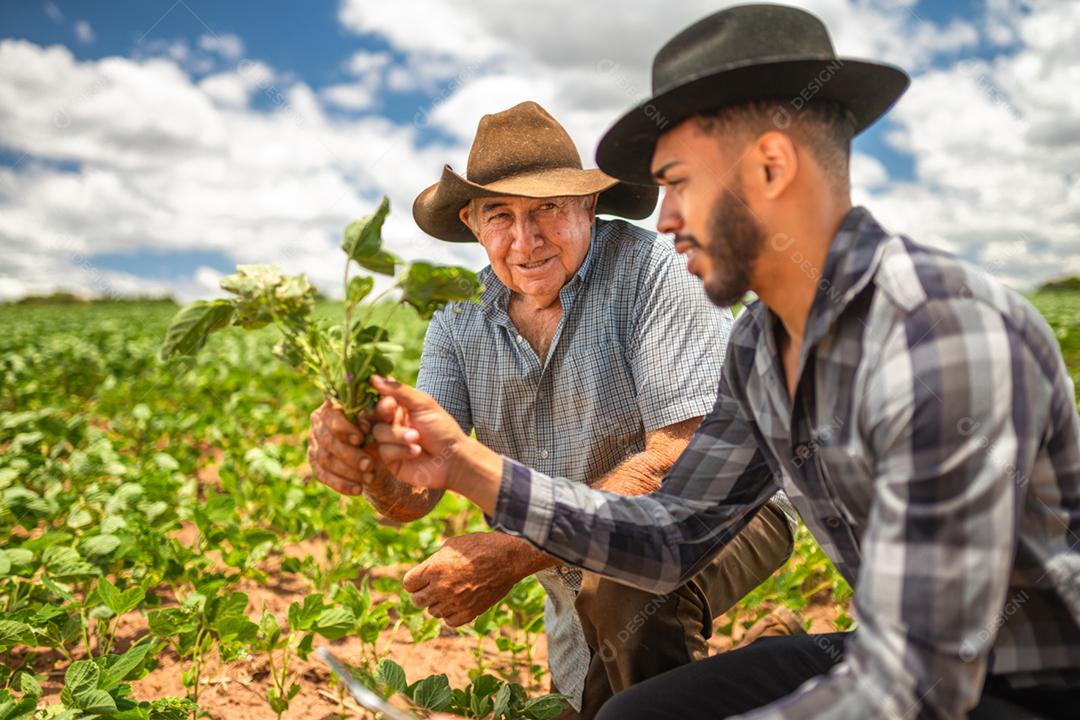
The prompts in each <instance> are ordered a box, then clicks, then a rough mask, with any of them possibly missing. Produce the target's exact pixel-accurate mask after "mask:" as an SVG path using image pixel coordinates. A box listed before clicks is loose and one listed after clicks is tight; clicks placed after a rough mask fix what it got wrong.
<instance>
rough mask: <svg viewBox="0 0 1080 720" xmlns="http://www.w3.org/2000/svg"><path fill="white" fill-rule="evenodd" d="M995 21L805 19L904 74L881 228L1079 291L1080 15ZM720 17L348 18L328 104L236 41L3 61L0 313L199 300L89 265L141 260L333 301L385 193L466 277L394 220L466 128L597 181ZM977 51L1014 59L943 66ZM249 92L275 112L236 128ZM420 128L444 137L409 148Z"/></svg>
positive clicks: (200, 288) (462, 8)
mask: <svg viewBox="0 0 1080 720" xmlns="http://www.w3.org/2000/svg"><path fill="white" fill-rule="evenodd" d="M988 2H989V7H988V10H987V12H986V14H985V17H981V18H976V19H972V20H970V21H960V20H958V21H953V22H951V23H948V24H946V25H937V24H934V23H931V22H928V21H926V20H925V19H923V18H920V17H919V16H918V15H917V12H916V11H917V6H916V5H915V4H914V3H913V2H912V1H911V0H903V1H901V0H807V1H806V2H805V3H801V4H805V5H806V6H808V7H809V8H810V9H812V10H813V11H815V12H816V13H818V14H819V15H820V16H821V17H822V18H823V19H824V20H825V22H826V23H827V24H828V26H829V28H830V31H831V32H832V35H833V38H834V41H835V43H836V46H837V49H838V51H839V52H840V53H841V54H846V55H854V56H862V57H870V58H878V59H884V60H888V61H891V62H895V63H898V64H901V65H903V66H904V67H906V68H908V69H909V70H912V71H913V73H914V74H915V75H916V77H915V82H914V85H913V87H912V89H911V90H910V92H909V94H908V96H907V97H906V98H905V99H904V100H902V101H901V103H900V104H899V105H898V106H897V107H896V108H895V110H894V111H893V112H892V113H891V116H890V117H891V118H892V125H891V128H892V130H891V134H890V141H891V142H892V143H894V144H895V145H896V146H897V147H898V149H900V150H901V151H903V152H907V153H910V154H911V155H912V157H913V160H914V167H915V174H916V178H915V181H914V182H898V181H897V180H896V179H895V178H893V177H890V173H889V172H888V170H887V169H886V168H885V166H884V165H883V164H882V163H881V161H880V160H879V159H876V158H873V157H869V156H867V155H864V154H861V153H857V154H856V156H855V157H854V158H853V166H852V172H853V181H854V194H855V199H856V201H858V202H861V203H865V204H868V205H869V206H870V207H871V209H873V210H874V211H875V212H876V213H877V214H878V215H879V216H881V217H882V219H883V220H884V221H885V222H886V223H887V224H889V225H890V226H891V227H892V228H894V229H896V230H899V231H905V232H908V233H910V234H911V235H912V236H914V237H915V238H916V239H918V240H921V241H923V242H928V243H932V244H936V245H939V246H941V247H944V248H948V249H952V250H955V251H957V252H960V253H962V254H964V255H966V256H968V257H970V258H973V259H976V260H978V261H980V262H982V263H983V264H984V265H986V266H987V267H989V268H991V270H993V271H994V272H995V273H997V274H999V275H1001V276H1002V277H1005V278H1006V279H1008V280H1010V281H1012V282H1014V283H1016V284H1025V283H1030V282H1032V281H1033V280H1035V279H1039V278H1042V277H1045V276H1048V275H1056V274H1060V273H1062V272H1080V235H1078V229H1077V228H1078V227H1080V184H1078V183H1077V181H1076V172H1077V170H1076V168H1078V167H1080V131H1077V126H1076V124H1075V122H1074V121H1073V119H1075V118H1076V117H1080V95H1077V94H1075V93H1069V92H1064V91H1063V88H1073V87H1080V55H1078V51H1077V50H1076V48H1075V43H1073V42H1072V41H1071V40H1070V28H1075V27H1078V26H1080V15H1078V14H1077V13H1078V12H1080V9H1078V5H1068V4H1065V3H1053V2H1046V3H1041V2H1035V3H1033V4H1032V3H1029V2H1027V0H1025V4H1024V6H1023V7H1021V5H1020V4H1019V2H1017V1H1014V0H988ZM715 9H717V6H716V5H715V3H708V2H705V0H693V1H692V2H686V3H680V4H678V5H670V4H668V5H664V6H661V5H660V4H659V3H658V2H657V3H645V2H636V3H630V4H627V5H626V6H624V7H622V8H620V10H619V11H618V12H613V11H612V10H611V8H610V7H609V6H604V5H601V4H585V5H582V4H580V3H574V2H571V1H570V0H551V2H548V3H544V4H542V5H541V4H528V5H525V4H521V5H516V6H513V7H510V6H507V5H505V4H503V3H499V2H496V1H495V0H468V1H466V0H441V1H439V2H434V1H431V2H426V3H419V4H417V3H409V4H405V3H366V2H360V0H346V1H345V2H344V3H343V4H342V6H341V11H340V19H341V21H342V23H343V24H345V25H346V26H347V27H348V28H349V29H351V30H352V31H354V32H357V33H359V34H363V35H377V36H379V37H380V38H381V39H382V40H383V41H384V42H386V43H388V44H389V46H390V48H391V49H390V51H379V52H369V51H360V52H357V53H354V54H353V55H351V56H350V57H348V58H346V59H345V60H344V61H343V64H342V68H343V69H344V70H345V71H346V72H347V73H348V75H349V76H350V79H349V80H348V81H347V82H343V83H339V84H337V85H332V86H330V87H326V88H320V89H313V88H311V87H309V86H308V85H307V84H305V83H304V82H302V81H298V80H297V79H295V78H292V77H290V76H288V75H287V74H284V73H281V72H278V71H277V70H275V69H274V68H273V67H272V66H270V65H269V64H267V63H265V62H262V61H257V60H252V59H244V58H243V53H244V49H243V43H242V41H240V39H239V38H237V37H235V36H217V37H214V36H204V37H203V38H201V39H200V40H199V41H198V42H197V44H196V45H195V47H192V46H191V45H189V44H188V42H187V41H184V40H167V39H160V40H154V41H151V42H148V43H144V44H142V45H140V46H139V48H138V51H137V53H136V56H135V57H134V58H120V57H107V58H103V59H101V60H95V61H85V62H83V61H77V60H76V59H75V58H74V57H73V56H72V54H71V52H70V51H68V50H67V49H65V48H62V47H50V48H42V47H39V46H37V45H35V44H33V43H30V42H26V41H21V40H4V41H0V142H2V143H3V145H4V147H5V148H6V149H7V150H9V151H10V152H12V153H14V154H15V155H16V156H17V157H20V158H21V159H20V161H19V164H18V166H17V167H15V168H13V169H12V168H2V167H0V202H2V203H3V204H4V212H3V213H2V214H0V263H2V267H4V270H3V271H0V297H11V296H14V295H17V294H20V293H22V292H30V291H33V292H44V291H48V290H51V289H55V288H57V287H66V288H73V289H76V290H82V291H84V292H92V291H95V290H96V291H98V292H102V291H103V290H102V286H105V287H107V288H108V289H107V290H105V291H108V292H113V291H125V292H128V291H130V292H164V291H172V292H175V293H177V294H178V295H179V296H181V297H191V296H196V295H206V294H213V292H212V291H213V288H214V285H215V283H216V280H217V277H216V273H215V271H213V270H211V269H210V268H200V269H198V270H197V271H194V272H193V273H192V275H191V276H190V277H186V278H181V279H179V280H175V281H173V280H170V281H167V282H166V281H150V280H146V279H140V278H136V277H132V276H130V275H126V274H124V273H115V272H99V271H97V270H96V269H95V268H93V266H92V263H91V262H88V261H87V258H89V257H90V256H92V255H93V254H94V253H97V252H105V251H109V252H123V251H135V250H139V249H148V250H204V251H207V250H208V251H218V252H221V253H224V254H225V255H227V256H228V257H229V258H230V259H231V260H234V261H236V262H276V263H279V264H281V265H282V266H283V268H285V269H286V271H287V272H300V271H303V272H307V273H308V274H309V276H310V277H311V278H312V279H313V280H314V281H315V282H316V283H317V284H319V285H320V286H321V287H323V289H324V290H326V291H329V292H334V291H336V290H337V283H338V282H339V279H338V277H339V274H340V269H341V266H340V253H339V250H338V249H337V245H338V242H339V240H340V232H341V229H342V228H343V226H344V225H345V224H346V223H347V222H348V221H349V220H351V219H353V218H354V217H356V216H358V215H361V214H364V213H366V212H368V211H370V209H371V207H372V206H373V204H374V202H375V201H376V199H377V197H378V195H379V194H381V193H384V192H385V193H387V194H389V195H390V197H391V199H392V204H393V208H394V212H393V213H392V215H391V218H390V220H389V222H388V224H387V227H386V237H387V241H388V244H389V245H390V246H391V247H392V249H394V250H395V251H396V252H398V253H399V254H402V255H404V256H406V257H419V256H423V257H428V258H432V259H434V260H436V261H442V262H458V261H460V262H465V263H467V264H470V265H472V266H473V267H478V266H479V265H480V264H482V262H483V255H482V252H481V251H480V250H479V249H478V248H476V247H475V246H467V247H461V246H457V245H450V244H446V243H439V242H437V241H435V240H432V239H428V238H425V237H424V236H423V235H422V234H421V233H420V232H419V230H417V229H416V227H415V226H414V225H413V223H412V219H411V216H410V213H409V208H410V206H411V203H412V200H413V198H414V197H415V195H416V193H417V192H418V191H419V190H420V189H422V188H423V187H425V186H426V185H428V184H430V183H431V182H433V181H434V180H435V179H437V177H438V173H439V169H440V168H441V166H442V165H443V163H445V162H450V163H451V164H452V165H454V166H455V167H456V168H459V169H463V167H464V162H465V158H466V154H467V151H468V144H469V141H470V140H471V137H472V134H473V132H474V131H475V128H476V124H477V122H478V121H479V119H480V117H481V116H482V115H483V114H485V113H489V112H494V111H498V110H501V109H504V108H506V107H509V106H510V105H512V104H514V103H516V102H519V101H521V100H525V99H535V100H538V101H540V102H541V103H542V104H544V105H545V106H546V107H547V108H548V109H549V110H551V111H552V113H553V114H554V115H555V116H556V117H557V118H558V119H559V120H560V121H561V122H562V123H563V124H564V125H565V126H566V127H567V129H568V130H569V131H570V133H571V135H572V137H574V139H575V141H576V142H577V144H578V147H579V149H580V151H581V154H582V157H583V160H584V161H585V164H586V165H591V164H592V156H593V149H594V148H595V144H596V142H597V140H598V139H599V137H600V135H601V133H602V132H603V131H604V129H605V128H606V127H607V126H608V125H609V124H610V122H611V121H612V120H613V119H614V118H616V117H617V116H618V115H619V114H620V113H621V112H623V111H624V110H625V109H627V108H628V107H630V106H631V104H632V103H634V102H635V101H637V100H639V99H641V98H642V97H644V96H646V95H647V94H648V91H649V64H650V61H651V57H652V55H653V54H654V53H655V51H656V50H657V49H658V48H659V46H660V45H661V44H662V43H663V42H664V41H665V40H666V39H667V38H668V37H670V36H671V35H672V34H673V33H675V32H676V31H678V30H680V29H681V28H682V27H684V26H686V25H687V24H689V23H691V22H693V21H694V20H696V19H697V18H699V17H701V16H703V15H705V14H707V13H709V12H712V11H714V10H715ZM1001 28H1008V33H1006V31H1005V30H1003V29H1001ZM979 33H982V35H983V37H984V38H986V37H989V39H990V40H991V41H992V42H995V43H1003V44H1004V45H1003V47H1006V46H1007V49H1005V50H1003V52H1002V54H1000V55H999V56H997V57H996V58H995V59H993V60H990V61H982V60H980V61H974V62H958V61H959V60H960V59H961V57H960V55H961V54H962V53H964V52H966V51H968V50H970V49H971V48H972V47H973V46H974V44H975V43H976V41H977V40H978V36H979ZM1006 35H1008V37H1006ZM395 58H401V59H397V60H395ZM413 91H423V92H425V93H426V94H427V95H428V97H429V100H428V101H427V102H425V103H424V104H422V105H420V106H418V107H417V108H416V110H415V112H414V113H412V116H411V118H410V120H411V121H410V120H407V121H405V122H403V123H400V124H395V123H393V122H390V121H389V120H386V119H384V118H380V117H378V116H377V115H373V114H370V113H369V114H366V115H365V116H363V117H359V118H356V117H345V118H343V117H341V116H340V114H336V115H335V114H332V113H328V112H327V108H328V107H331V106H332V107H334V108H341V109H346V110H365V111H370V110H372V109H373V108H378V107H380V105H381V103H383V102H385V100H386V95H385V94H386V93H400V92H413ZM256 95H258V97H259V99H260V101H261V102H260V103H259V105H260V106H267V105H268V106H269V107H270V109H269V111H255V110H253V109H252V107H251V106H252V104H253V99H254V98H255V97H256ZM428 125H431V126H434V127H435V128H437V129H439V130H441V131H443V132H444V133H446V135H447V136H448V137H449V138H451V141H450V142H448V143H441V142H435V143H432V142H430V141H429V142H427V143H425V144H421V143H420V138H421V131H422V130H424V129H425V128H426V127H427V126H428ZM57 163H64V164H65V165H61V166H60V167H58V166H57ZM67 164H73V165H74V166H75V170H72V169H71V167H69V166H68V165H67Z"/></svg>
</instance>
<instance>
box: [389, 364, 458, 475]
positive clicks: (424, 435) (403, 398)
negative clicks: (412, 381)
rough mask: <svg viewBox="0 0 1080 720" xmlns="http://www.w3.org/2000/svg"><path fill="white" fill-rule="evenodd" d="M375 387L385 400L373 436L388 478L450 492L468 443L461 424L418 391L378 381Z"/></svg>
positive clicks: (401, 385) (425, 394)
mask: <svg viewBox="0 0 1080 720" xmlns="http://www.w3.org/2000/svg"><path fill="white" fill-rule="evenodd" d="M372 384H373V385H374V386H375V389H376V390H378V391H379V392H380V393H382V394H383V396H384V397H383V398H382V399H381V400H379V403H378V405H376V406H375V413H374V418H375V420H376V421H377V424H376V425H375V427H374V428H373V429H372V435H374V436H375V441H376V443H378V452H379V455H380V457H381V458H382V460H383V462H385V463H386V466H387V467H388V468H389V469H390V472H392V473H393V474H394V477H396V478H397V479H399V480H401V481H402V482H406V483H408V484H410V485H416V486H417V487H426V488H433V489H443V488H446V487H447V478H448V470H449V467H450V459H451V456H452V455H453V453H454V450H455V447H456V446H457V444H458V443H460V442H462V441H465V440H467V439H468V438H467V436H466V435H465V433H463V432H462V431H461V426H459V425H458V424H457V420H455V419H454V418H453V417H452V416H451V415H450V414H449V413H447V412H446V411H445V410H443V409H442V407H440V406H439V404H438V403H437V402H435V400H434V399H433V398H432V397H431V396H430V395H428V394H427V393H424V392H421V391H420V390H417V389H415V388H412V387H409V386H408V385H403V384H402V383H399V382H396V381H394V380H388V379H386V378H382V377H379V376H377V375H376V376H375V377H373V378H372Z"/></svg>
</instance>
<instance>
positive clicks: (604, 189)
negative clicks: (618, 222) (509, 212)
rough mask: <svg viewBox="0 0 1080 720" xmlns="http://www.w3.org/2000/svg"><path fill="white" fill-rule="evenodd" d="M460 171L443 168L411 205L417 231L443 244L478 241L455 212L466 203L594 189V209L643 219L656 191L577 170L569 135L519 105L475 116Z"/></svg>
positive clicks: (546, 116)
mask: <svg viewBox="0 0 1080 720" xmlns="http://www.w3.org/2000/svg"><path fill="white" fill-rule="evenodd" d="M465 172H466V174H465V175H464V176H462V175H459V174H458V173H456V172H454V170H453V169H452V168H451V167H450V166H449V165H446V166H445V167H443V171H442V177H441V178H440V179H439V182H437V183H435V184H434V185H432V186H431V187H429V188H427V189H426V190H424V191H423V192H422V193H420V195H419V196H417V198H416V200H415V201H414V202H413V219H415V220H416V224H417V225H419V226H420V229H421V230H423V231H424V232H426V233H427V234H429V235H433V236H434V237H437V238H439V239H440V240H446V241H447V242H476V236H475V235H473V233H472V230H470V229H469V228H468V226H466V225H465V223H463V222H461V218H460V217H459V215H458V211H460V210H461V208H462V207H464V206H465V205H466V204H468V202H469V200H471V199H473V198H480V197H497V196H507V195H513V196H518V197H529V198H545V197H559V196H582V195H593V194H598V195H599V197H598V198H597V201H596V212H597V213H603V214H609V215H619V216H620V217H625V218H630V219H635V220H636V219H640V218H646V217H648V216H649V214H650V213H651V212H652V211H653V208H655V207H656V198H657V195H658V191H657V189H656V188H654V187H652V188H650V187H641V186H640V185H628V184H626V183H621V182H619V181H618V180H616V179H615V178H613V177H609V176H608V175H606V174H604V173H603V172H601V171H600V170H598V169H596V168H589V169H583V168H582V167H581V156H580V155H578V151H577V147H576V146H575V145H574V141H573V140H571V139H570V135H569V134H568V133H567V132H566V130H565V129H564V128H563V126H562V125H560V124H559V123H558V121H557V120H555V118H553V117H552V116H551V114H550V113H548V111H547V110H545V109H544V108H542V107H540V106H539V105H537V104H536V103H534V102H523V103H521V104H519V105H515V106H514V107H512V108H510V109H509V110H503V111H502V112H497V113H493V114H491V115H485V116H484V117H482V118H481V119H480V125H479V127H478V128H477V129H476V137H475V138H474V139H473V144H472V148H471V149H470V150H469V161H468V165H467V166H466V171H465Z"/></svg>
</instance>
